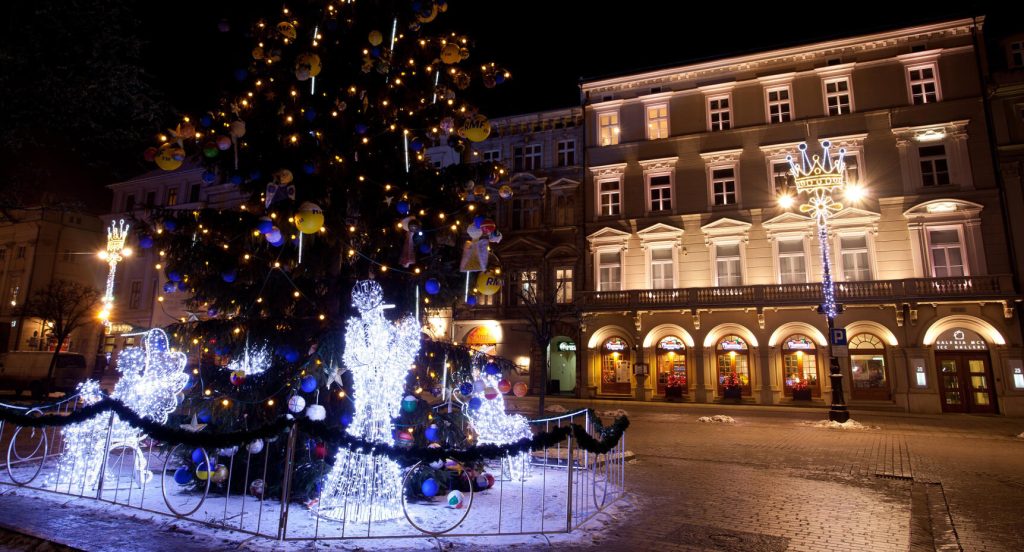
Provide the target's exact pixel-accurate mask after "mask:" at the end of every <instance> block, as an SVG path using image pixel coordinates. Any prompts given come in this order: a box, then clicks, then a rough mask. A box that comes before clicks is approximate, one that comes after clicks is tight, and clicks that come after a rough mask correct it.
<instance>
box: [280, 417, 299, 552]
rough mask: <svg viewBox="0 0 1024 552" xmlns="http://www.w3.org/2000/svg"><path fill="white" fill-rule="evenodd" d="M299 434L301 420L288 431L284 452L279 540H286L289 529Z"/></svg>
mask: <svg viewBox="0 0 1024 552" xmlns="http://www.w3.org/2000/svg"><path fill="white" fill-rule="evenodd" d="M298 435H299V422H297V421H296V422H294V423H292V427H291V430H290V431H289V432H288V445H287V446H286V447H285V452H284V474H283V475H282V476H281V517H280V518H278V521H277V540H284V537H285V533H286V532H287V530H288V502H289V500H290V499H291V494H292V471H293V469H294V467H295V466H294V465H293V461H294V458H295V441H296V439H298Z"/></svg>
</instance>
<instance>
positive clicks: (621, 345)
mask: <svg viewBox="0 0 1024 552" xmlns="http://www.w3.org/2000/svg"><path fill="white" fill-rule="evenodd" d="M627 348H629V345H626V342H625V341H623V340H622V338H621V337H613V338H611V339H609V340H608V341H605V342H604V349H605V350H606V351H625V350H626V349H627Z"/></svg>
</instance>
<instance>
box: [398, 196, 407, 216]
mask: <svg viewBox="0 0 1024 552" xmlns="http://www.w3.org/2000/svg"><path fill="white" fill-rule="evenodd" d="M395 208H396V209H398V213H399V214H402V215H408V214H409V202H408V201H406V200H404V199H403V200H402V201H399V202H398V203H397V204H396V205H395Z"/></svg>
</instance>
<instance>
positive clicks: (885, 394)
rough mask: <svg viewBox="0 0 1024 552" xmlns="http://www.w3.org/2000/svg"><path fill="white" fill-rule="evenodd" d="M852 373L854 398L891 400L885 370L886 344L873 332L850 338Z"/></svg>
mask: <svg viewBox="0 0 1024 552" xmlns="http://www.w3.org/2000/svg"><path fill="white" fill-rule="evenodd" d="M849 349H850V373H851V374H850V375H851V376H853V378H852V379H853V390H852V392H853V395H852V398H854V399H864V400H883V401H887V400H889V398H890V397H889V383H888V381H887V377H886V370H885V344H883V343H882V340H881V339H879V338H878V337H876V336H874V335H872V334H866V333H865V334H857V335H855V336H853V337H851V338H850V341H849Z"/></svg>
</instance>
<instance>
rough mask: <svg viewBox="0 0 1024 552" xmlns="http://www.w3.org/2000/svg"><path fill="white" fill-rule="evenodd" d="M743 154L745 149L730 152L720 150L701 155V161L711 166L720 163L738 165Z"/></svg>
mask: <svg viewBox="0 0 1024 552" xmlns="http://www.w3.org/2000/svg"><path fill="white" fill-rule="evenodd" d="M742 153H743V148H739V149H730V150H719V151H708V152H704V153H701V154H700V157H701V159H703V160H704V163H706V164H709V165H716V164H719V163H736V162H738V161H739V160H740V155H741V154H742Z"/></svg>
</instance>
